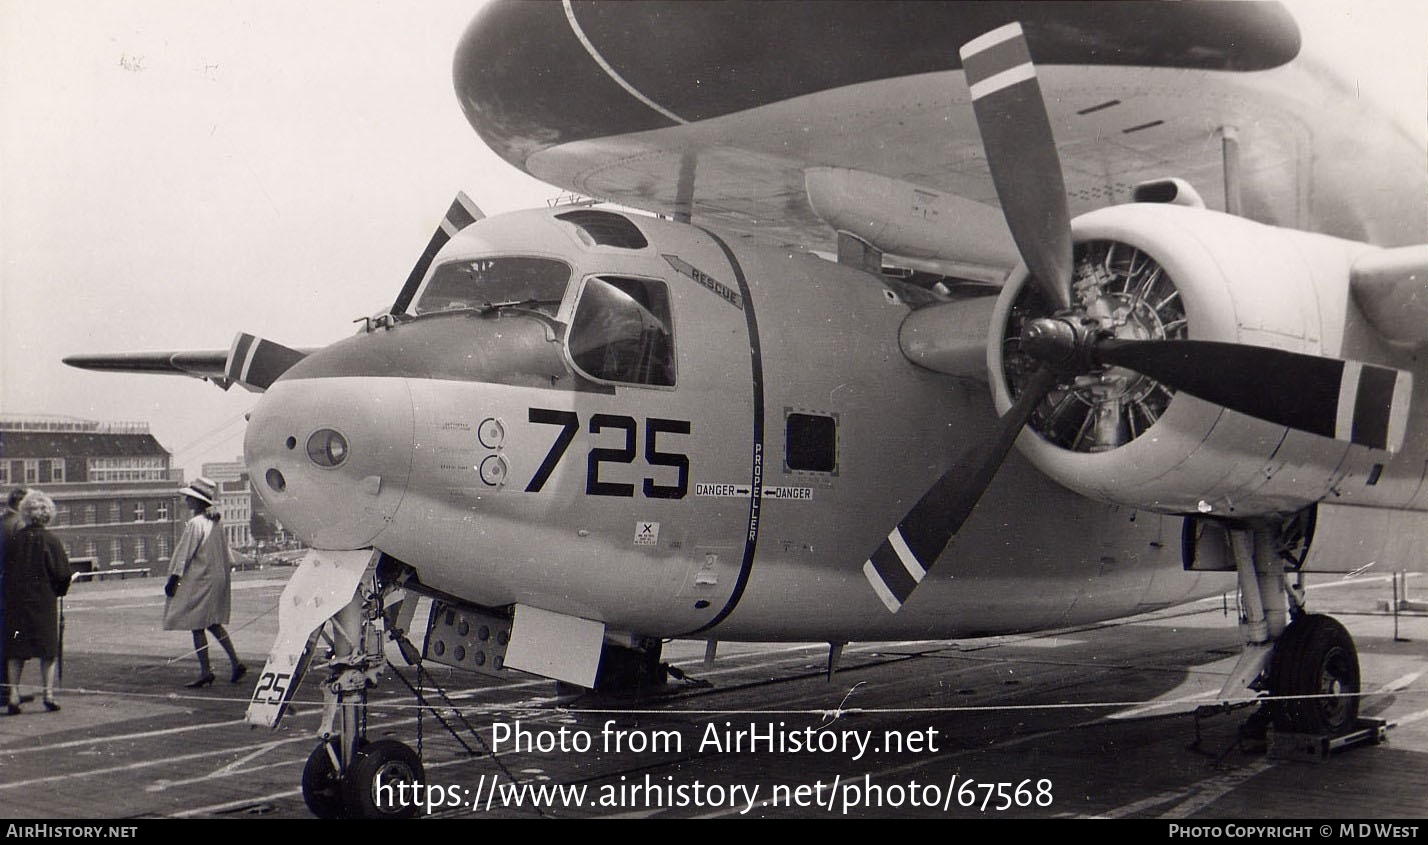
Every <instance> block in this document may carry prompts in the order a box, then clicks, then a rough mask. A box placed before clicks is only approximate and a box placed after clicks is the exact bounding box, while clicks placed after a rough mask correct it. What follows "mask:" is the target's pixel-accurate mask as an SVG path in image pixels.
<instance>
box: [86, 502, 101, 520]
mask: <svg viewBox="0 0 1428 845" xmlns="http://www.w3.org/2000/svg"><path fill="white" fill-rule="evenodd" d="M97 519H99V513H98V510H97V509H96V508H95V507H94V504H93V503H90V504H88V505H85V506H84V524H85V525H93V524H94V522H95V520H97Z"/></svg>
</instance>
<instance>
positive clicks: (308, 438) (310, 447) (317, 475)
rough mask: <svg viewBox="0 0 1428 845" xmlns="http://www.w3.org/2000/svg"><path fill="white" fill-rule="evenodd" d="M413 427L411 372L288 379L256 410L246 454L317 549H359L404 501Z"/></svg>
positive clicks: (283, 513)
mask: <svg viewBox="0 0 1428 845" xmlns="http://www.w3.org/2000/svg"><path fill="white" fill-rule="evenodd" d="M315 354H316V355H322V354H323V353H322V352H318V353H315ZM412 425H413V424H412V400H411V393H410V390H409V389H408V386H407V381H406V380H405V379H403V378H380V377H361V376H331V377H324V378H284V379H280V380H279V381H277V382H276V383H275V384H273V385H272V386H271V387H270V388H269V389H268V390H267V392H266V393H264V394H263V396H262V398H261V399H260V400H259V402H258V406H257V408H255V409H254V410H253V412H252V414H251V416H250V417H249V420H248V432H247V436H246V438H245V440H244V444H243V452H244V456H245V458H246V460H247V464H248V469H249V472H251V473H252V480H253V486H254V488H256V489H257V490H258V491H259V494H260V495H261V496H262V498H263V501H264V502H265V503H266V504H267V505H268V507H269V509H270V510H271V511H272V513H273V515H274V516H275V517H276V518H277V519H278V521H280V522H281V523H282V525H283V527H284V528H285V529H286V530H287V531H288V532H289V533H292V534H294V535H296V536H298V537H299V538H301V539H302V540H304V541H305V542H307V543H308V544H309V545H311V546H313V547H315V548H320V549H358V548H363V547H365V546H370V545H372V544H373V542H374V541H375V540H376V538H377V537H378V536H379V535H380V534H381V533H382V530H383V529H384V528H386V526H387V525H388V524H389V523H390V522H391V520H392V516H393V514H395V513H396V510H397V506H398V505H400V504H401V501H402V496H403V494H404V493H405V492H406V487H407V476H408V472H409V470H410V466H411V450H412Z"/></svg>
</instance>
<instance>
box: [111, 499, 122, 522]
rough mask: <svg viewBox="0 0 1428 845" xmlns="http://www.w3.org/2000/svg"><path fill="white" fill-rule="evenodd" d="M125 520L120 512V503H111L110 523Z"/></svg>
mask: <svg viewBox="0 0 1428 845" xmlns="http://www.w3.org/2000/svg"><path fill="white" fill-rule="evenodd" d="M123 518H124V517H123V515H122V514H121V512H120V508H119V503H118V502H110V503H109V521H110V522H118V521H119V520H121V519H123Z"/></svg>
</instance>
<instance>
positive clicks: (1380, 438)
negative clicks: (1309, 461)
mask: <svg viewBox="0 0 1428 845" xmlns="http://www.w3.org/2000/svg"><path fill="white" fill-rule="evenodd" d="M1397 386H1398V371H1397V370H1390V369H1388V368H1386V367H1375V366H1373V365H1372V364H1365V365H1364V366H1363V370H1362V371H1361V372H1360V373H1359V384H1358V389H1357V390H1355V391H1354V413H1353V423H1352V426H1353V428H1352V430H1351V431H1350V433H1349V440H1350V441H1352V442H1354V443H1359V444H1362V445H1364V446H1369V447H1371V448H1374V449H1387V448H1388V444H1389V432H1388V429H1389V422H1390V420H1391V418H1392V416H1393V393H1394V389H1395V388H1396V387H1397Z"/></svg>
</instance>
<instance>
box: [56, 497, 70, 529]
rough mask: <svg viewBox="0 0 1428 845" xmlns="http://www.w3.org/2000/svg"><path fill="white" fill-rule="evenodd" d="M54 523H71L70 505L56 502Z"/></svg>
mask: <svg viewBox="0 0 1428 845" xmlns="http://www.w3.org/2000/svg"><path fill="white" fill-rule="evenodd" d="M54 524H55V525H68V524H69V505H62V504H60V503H59V502H55V521H54Z"/></svg>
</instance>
